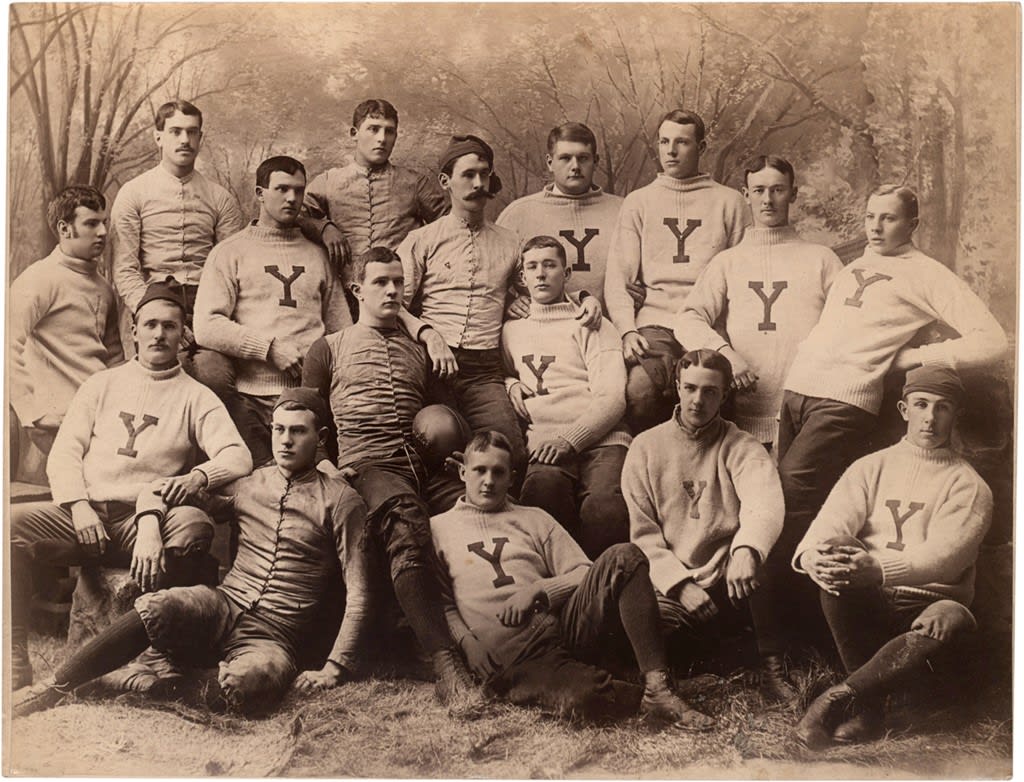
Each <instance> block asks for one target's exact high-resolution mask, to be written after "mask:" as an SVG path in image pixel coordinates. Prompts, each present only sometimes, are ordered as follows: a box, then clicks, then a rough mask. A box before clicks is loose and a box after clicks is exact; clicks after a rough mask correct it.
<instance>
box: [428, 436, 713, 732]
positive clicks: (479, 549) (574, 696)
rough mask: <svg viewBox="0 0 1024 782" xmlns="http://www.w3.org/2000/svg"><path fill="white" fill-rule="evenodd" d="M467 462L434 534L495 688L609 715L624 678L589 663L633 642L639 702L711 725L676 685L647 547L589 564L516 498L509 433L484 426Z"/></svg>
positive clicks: (614, 551)
mask: <svg viewBox="0 0 1024 782" xmlns="http://www.w3.org/2000/svg"><path fill="white" fill-rule="evenodd" d="M464 461H465V463H464V464H463V465H462V466H461V467H460V472H461V475H462V478H463V480H464V481H465V483H466V494H465V496H464V497H462V498H461V499H460V500H459V501H458V503H457V504H456V505H455V507H454V508H453V509H452V510H450V511H448V512H447V513H442V514H441V515H439V516H434V517H433V518H432V519H431V520H430V532H431V536H432V537H433V541H434V548H435V550H436V551H437V555H438V558H439V563H440V569H441V573H442V581H443V583H444V585H445V587H446V588H447V589H448V590H449V594H450V603H449V605H448V608H447V617H448V626H449V629H450V630H451V633H452V637H453V638H454V639H455V641H456V642H458V644H459V648H460V649H461V651H462V653H463V654H464V655H465V657H466V660H467V662H468V663H469V666H470V667H471V668H472V669H473V671H474V672H475V673H476V674H477V675H478V676H479V677H480V678H481V679H482V680H483V681H484V685H485V691H486V692H488V693H491V694H495V695H498V696H499V697H503V698H506V699H507V700H509V701H511V702H512V703H517V704H535V705H541V706H544V707H546V708H549V709H551V710H553V711H555V712H556V713H558V714H560V715H561V716H565V717H573V716H576V717H582V718H585V719H595V718H601V717H607V716H609V715H611V714H613V713H616V712H618V711H620V710H621V708H622V706H623V704H622V703H620V702H617V700H618V697H617V691H618V692H621V691H622V688H616V687H615V686H613V681H612V677H611V674H609V673H608V672H607V671H605V670H602V669H601V668H598V667H595V666H594V665H592V664H589V663H590V662H596V661H598V660H600V659H601V655H602V654H603V653H608V652H609V651H610V650H612V649H615V648H617V647H619V646H622V645H623V643H625V642H628V645H629V646H630V647H631V648H632V652H633V655H634V657H635V659H636V662H637V663H638V664H639V667H640V671H641V672H642V674H643V678H644V691H643V700H642V702H641V706H640V709H641V712H642V713H643V714H644V715H645V716H646V717H647V718H649V719H652V720H655V721H659V722H668V723H673V724H675V725H676V726H677V727H679V728H682V729H685V730H708V729H710V728H711V727H712V726H713V724H714V720H713V719H712V718H711V717H708V716H707V715H706V714H702V713H700V712H699V711H697V710H696V709H694V708H692V707H691V706H690V705H689V704H687V703H686V702H685V701H683V700H682V699H681V698H680V697H679V696H678V695H676V693H675V692H673V690H672V685H671V682H670V679H669V672H668V661H667V659H666V653H665V646H664V642H663V640H662V635H661V629H660V627H659V623H658V605H657V600H656V599H655V595H654V589H653V587H652V586H651V582H650V578H649V575H648V565H647V560H646V558H645V557H644V556H643V553H642V552H641V551H640V550H639V549H638V548H637V547H636V546H633V545H631V544H629V543H622V544H619V545H616V546H612V547H611V548H610V549H608V550H607V551H605V553H604V554H602V555H601V556H600V557H598V559H597V561H596V562H595V563H593V564H591V562H590V560H589V559H587V557H586V555H585V554H584V553H583V551H582V550H581V549H580V547H579V545H577V544H576V542H575V541H574V540H573V539H572V538H571V537H569V534H568V533H567V532H566V531H565V530H564V529H562V527H561V526H560V525H559V524H558V522H556V521H555V520H554V519H553V518H552V517H551V516H549V515H548V514H547V513H545V512H544V511H542V510H540V509H539V508H529V507H525V506H520V505H516V504H514V503H512V502H510V501H509V499H508V490H509V487H510V486H511V485H512V480H513V473H512V446H511V445H510V443H509V442H508V440H507V439H506V438H505V437H504V436H503V435H501V434H500V433H498V432H482V433H480V434H478V435H476V436H475V437H474V438H473V439H472V440H471V441H470V443H469V445H468V446H467V447H466V451H465V459H464ZM584 660H586V661H588V662H584Z"/></svg>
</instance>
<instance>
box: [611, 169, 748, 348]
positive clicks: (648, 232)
mask: <svg viewBox="0 0 1024 782" xmlns="http://www.w3.org/2000/svg"><path fill="white" fill-rule="evenodd" d="M749 223H750V209H749V208H748V207H747V202H746V201H744V200H743V196H741V195H740V194H739V193H738V192H737V191H735V190H733V189H732V188H730V187H725V186H724V185H720V184H718V183H717V182H715V181H713V180H712V179H711V177H710V176H709V175H708V174H699V175H697V176H695V177H691V178H690V179H676V178H674V177H670V176H667V175H666V174H658V176H657V178H656V179H655V180H654V181H653V182H651V183H650V184H649V185H647V186H645V187H641V188H640V189H639V190H634V191H633V192H632V193H630V194H629V195H628V196H626V200H625V201H624V202H623V204H622V209H621V211H620V212H619V220H618V224H617V226H616V228H615V233H614V234H613V235H612V240H611V249H610V250H609V251H608V270H607V275H606V277H605V286H604V288H605V290H604V296H605V301H606V302H607V303H608V317H609V318H610V319H611V321H612V323H614V324H615V327H616V328H617V329H618V330H619V333H620V334H622V335H625V334H627V333H628V332H630V331H636V330H637V329H638V328H640V327H643V326H664V327H666V328H672V327H673V326H674V325H675V318H676V315H677V313H678V312H679V310H680V309H681V308H682V306H683V304H684V303H685V302H686V296H687V294H688V293H689V292H690V288H692V287H693V283H694V282H695V281H696V279H697V275H698V274H700V272H701V270H702V269H703V268H704V267H705V266H706V265H707V262H708V261H710V260H711V258H712V257H714V255H715V254H716V253H718V252H721V251H722V250H724V249H726V248H727V247H733V246H735V245H737V244H739V241H740V239H741V238H743V231H744V229H745V228H746V226H747V225H748V224H749ZM637 280H639V281H641V282H643V283H644V285H646V286H647V298H646V300H645V301H644V303H643V306H641V307H640V311H639V312H637V313H636V314H635V315H634V313H633V299H632V298H631V297H630V295H629V293H628V292H627V291H626V284H627V283H630V282H634V281H637Z"/></svg>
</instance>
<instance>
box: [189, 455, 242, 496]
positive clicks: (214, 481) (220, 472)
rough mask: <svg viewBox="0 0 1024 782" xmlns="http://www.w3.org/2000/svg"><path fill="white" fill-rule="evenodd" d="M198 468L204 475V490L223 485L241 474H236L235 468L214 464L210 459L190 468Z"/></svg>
mask: <svg viewBox="0 0 1024 782" xmlns="http://www.w3.org/2000/svg"><path fill="white" fill-rule="evenodd" d="M192 469H193V470H198V471H199V472H201V473H202V474H203V475H205V476H206V490H207V491H213V490H214V489H216V488H218V487H220V486H223V485H224V484H226V483H230V482H231V481H233V480H235V479H236V478H241V477H242V476H241V475H239V474H238V471H237V470H230V469H228V468H227V467H224V466H222V465H219V464H216V463H214V462H212V461H210V462H203V463H202V464H199V465H196V466H195V467H193V468H192Z"/></svg>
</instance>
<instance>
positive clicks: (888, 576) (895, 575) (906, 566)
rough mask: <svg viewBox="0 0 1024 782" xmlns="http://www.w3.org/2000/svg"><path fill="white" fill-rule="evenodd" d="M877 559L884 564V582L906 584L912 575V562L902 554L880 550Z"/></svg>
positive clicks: (876, 554)
mask: <svg viewBox="0 0 1024 782" xmlns="http://www.w3.org/2000/svg"><path fill="white" fill-rule="evenodd" d="M875 559H877V560H878V564H880V565H881V566H882V584H883V585H886V584H905V583H906V582H907V578H908V577H909V576H910V563H909V562H907V558H906V557H905V556H902V555H900V554H896V553H892V554H890V553H888V552H884V551H879V552H876V553H875Z"/></svg>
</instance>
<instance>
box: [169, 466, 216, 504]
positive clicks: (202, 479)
mask: <svg viewBox="0 0 1024 782" xmlns="http://www.w3.org/2000/svg"><path fill="white" fill-rule="evenodd" d="M206 485H207V480H206V476H205V475H204V474H203V473H202V472H200V471H199V470H192V472H190V473H188V474H186V475H175V476H173V477H171V478H167V479H166V480H164V482H163V485H162V486H161V487H160V496H161V497H162V498H163V500H164V502H165V503H166V504H167V505H168V507H171V508H173V507H174V506H175V505H195V504H196V503H197V501H198V499H199V496H200V493H201V492H202V491H203V490H204V489H205V488H206Z"/></svg>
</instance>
